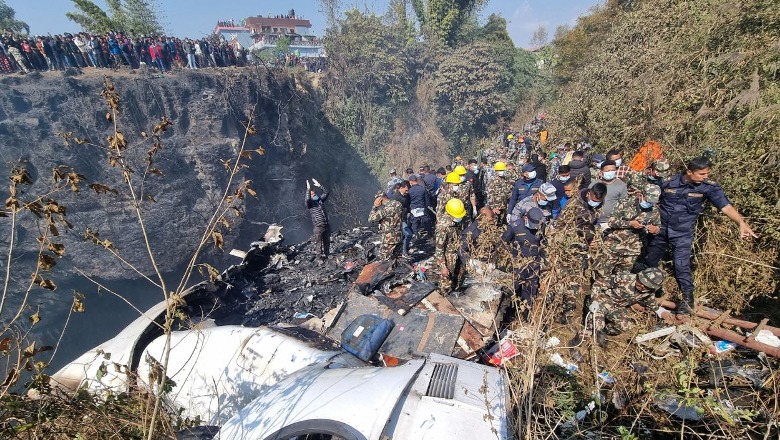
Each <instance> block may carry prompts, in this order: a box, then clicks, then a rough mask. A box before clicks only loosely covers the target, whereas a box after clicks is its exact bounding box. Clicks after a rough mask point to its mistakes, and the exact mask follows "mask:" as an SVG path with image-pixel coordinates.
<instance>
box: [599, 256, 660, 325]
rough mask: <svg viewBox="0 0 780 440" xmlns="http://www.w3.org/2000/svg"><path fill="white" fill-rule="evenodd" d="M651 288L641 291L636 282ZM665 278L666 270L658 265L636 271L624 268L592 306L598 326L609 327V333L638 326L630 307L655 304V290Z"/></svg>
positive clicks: (648, 306) (649, 306)
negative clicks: (634, 272)
mask: <svg viewBox="0 0 780 440" xmlns="http://www.w3.org/2000/svg"><path fill="white" fill-rule="evenodd" d="M637 281H639V282H640V283H641V284H642V285H644V286H645V287H647V288H648V290H647V291H642V292H640V291H639V290H637V288H636V282H637ZM663 281H664V273H663V272H662V271H661V270H660V269H658V268H655V267H651V268H648V269H645V270H643V271H642V272H640V273H638V274H636V275H634V274H632V273H630V272H621V273H620V274H618V275H616V276H614V277H612V278H611V280H610V282H609V285H608V288H607V290H605V292H604V295H602V296H601V297H600V298H599V299H598V300H595V299H594V301H593V303H591V310H593V311H594V315H595V326H596V330H606V332H607V334H609V335H617V334H620V333H622V332H625V331H627V330H630V329H631V327H633V326H634V324H635V322H634V319H633V317H632V316H631V310H630V307H631V306H632V305H633V304H640V305H642V306H643V307H646V308H652V306H653V303H654V299H655V295H654V292H655V290H658V289H659V288H660V287H661V285H662V284H663Z"/></svg>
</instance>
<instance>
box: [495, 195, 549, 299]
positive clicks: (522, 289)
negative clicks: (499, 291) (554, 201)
mask: <svg viewBox="0 0 780 440" xmlns="http://www.w3.org/2000/svg"><path fill="white" fill-rule="evenodd" d="M543 219H544V214H543V213H542V211H541V210H540V209H539V208H533V209H531V210H530V211H528V212H527V213H525V215H523V217H520V218H518V219H515V220H513V221H511V222H510V223H509V225H508V226H507V228H506V231H505V232H504V234H503V235H502V236H501V239H502V240H503V241H504V242H506V243H509V244H510V245H511V249H512V256H513V257H514V258H513V263H514V267H513V268H512V271H513V274H514V279H515V283H514V285H515V293H516V294H519V295H520V297H521V298H522V299H523V300H524V301H525V302H526V303H527V304H528V306H529V307H530V306H531V305H533V300H534V298H535V297H536V295H537V294H538V293H539V272H540V270H541V262H542V251H541V249H540V246H539V242H540V236H539V228H540V227H541V224H542V221H543Z"/></svg>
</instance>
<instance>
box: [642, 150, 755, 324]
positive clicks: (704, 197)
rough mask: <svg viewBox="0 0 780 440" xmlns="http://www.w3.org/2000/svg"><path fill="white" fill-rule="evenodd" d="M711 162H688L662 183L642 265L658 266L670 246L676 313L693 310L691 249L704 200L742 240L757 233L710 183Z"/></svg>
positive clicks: (699, 160)
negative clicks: (656, 226) (657, 223)
mask: <svg viewBox="0 0 780 440" xmlns="http://www.w3.org/2000/svg"><path fill="white" fill-rule="evenodd" d="M711 167H712V163H711V162H710V160H709V159H708V158H706V157H697V158H695V159H691V160H690V161H689V162H688V164H687V170H686V171H685V173H684V174H678V175H675V176H671V177H668V178H666V179H664V180H663V182H662V183H661V198H660V201H659V203H658V207H659V209H660V211H661V231H660V232H659V233H658V234H657V235H656V236H655V237H653V240H652V241H651V242H650V246H649V248H648V250H647V256H646V257H645V258H644V261H643V262H642V263H643V264H644V265H645V266H647V267H658V263H660V262H661V258H663V256H664V254H665V253H666V249H667V248H668V247H669V245H671V246H672V253H673V259H674V277H675V278H676V279H677V284H678V286H679V287H680V292H681V295H682V301H681V302H680V304H679V305H678V306H677V310H676V313H678V314H690V313H691V310H692V309H693V308H694V296H693V277H692V274H691V247H692V246H693V236H694V233H695V231H696V220H697V219H698V218H699V214H700V213H701V211H702V210H703V209H704V205H705V201H708V202H710V203H712V204H713V205H714V206H715V207H716V208H718V209H719V210H720V211H721V212H723V213H724V214H726V216H727V217H728V218H729V219H730V220H731V221H733V222H734V223H736V224H737V225H739V236H740V238H743V239H750V238H751V237H753V238H754V237H756V234H755V233H754V232H753V230H752V229H751V228H750V225H748V224H747V222H746V221H745V219H744V218H742V216H741V215H740V214H739V212H738V211H737V209H736V208H734V207H733V206H732V205H731V202H730V201H729V199H728V198H727V197H726V195H725V194H724V193H723V189H722V188H721V187H720V185H718V184H717V183H715V182H714V181H712V180H709V174H710V168H711Z"/></svg>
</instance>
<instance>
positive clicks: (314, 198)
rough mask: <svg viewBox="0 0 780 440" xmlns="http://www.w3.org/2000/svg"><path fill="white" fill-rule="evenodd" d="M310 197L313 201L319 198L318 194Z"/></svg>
mask: <svg viewBox="0 0 780 440" xmlns="http://www.w3.org/2000/svg"><path fill="white" fill-rule="evenodd" d="M311 199H312V200H314V201H315V202H316V201H317V200H319V199H320V196H314V197H312V198H311Z"/></svg>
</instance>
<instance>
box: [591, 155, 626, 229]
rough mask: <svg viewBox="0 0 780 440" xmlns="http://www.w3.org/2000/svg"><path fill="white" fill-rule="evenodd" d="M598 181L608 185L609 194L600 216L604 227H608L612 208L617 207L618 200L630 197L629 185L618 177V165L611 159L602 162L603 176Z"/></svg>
mask: <svg viewBox="0 0 780 440" xmlns="http://www.w3.org/2000/svg"><path fill="white" fill-rule="evenodd" d="M598 181H599V182H601V183H603V184H604V185H606V186H607V196H606V197H605V198H604V205H603V206H602V208H601V217H599V223H601V224H602V229H606V226H607V222H608V221H609V216H610V215H612V210H613V209H615V205H616V204H617V202H619V201H621V200H623V199H625V198H626V197H628V187H627V186H626V183H625V182H623V181H622V180H620V179H618V178H617V167H616V166H615V162H612V161H611V160H605V161H604V162H602V163H601V176H600V177H599V179H598Z"/></svg>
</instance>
